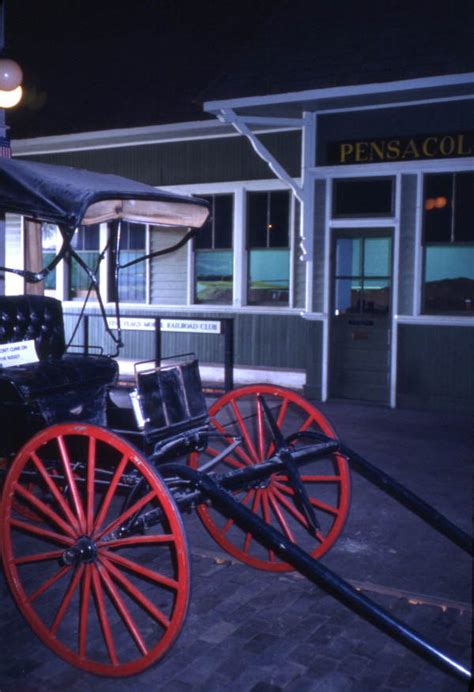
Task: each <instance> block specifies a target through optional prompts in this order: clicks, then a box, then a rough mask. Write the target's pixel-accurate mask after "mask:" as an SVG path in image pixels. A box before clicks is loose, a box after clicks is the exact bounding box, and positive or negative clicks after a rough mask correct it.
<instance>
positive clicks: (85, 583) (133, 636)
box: [1, 423, 190, 676]
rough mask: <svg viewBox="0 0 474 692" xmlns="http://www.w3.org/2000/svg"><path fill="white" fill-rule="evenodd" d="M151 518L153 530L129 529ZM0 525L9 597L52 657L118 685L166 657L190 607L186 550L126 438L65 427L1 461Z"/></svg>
mask: <svg viewBox="0 0 474 692" xmlns="http://www.w3.org/2000/svg"><path fill="white" fill-rule="evenodd" d="M32 487H34V488H35V492H33V491H32ZM39 490H41V492H39ZM150 512H153V513H154V520H155V523H154V524H153V526H152V528H151V529H149V530H148V531H147V533H146V534H145V533H144V532H141V533H140V532H138V531H137V530H132V528H131V524H132V523H133V522H135V524H134V526H135V528H136V527H137V526H138V524H137V522H139V521H140V519H143V518H144V517H145V515H147V516H148V517H149V516H150ZM1 521H2V527H3V529H2V530H3V535H2V547H3V562H4V568H5V573H6V577H7V581H8V583H9V586H10V589H11V591H12V594H13V597H14V599H15V601H16V603H17V604H18V607H19V609H20V610H21V612H22V613H23V615H24V616H25V618H26V620H27V621H28V622H29V624H30V625H31V627H32V628H33V630H34V631H35V632H36V634H37V635H38V636H39V637H40V639H41V640H42V641H43V642H44V643H45V644H46V645H47V646H49V647H50V648H51V649H52V650H53V651H54V652H55V653H56V654H57V655H59V656H61V657H62V658H64V659H65V660H66V661H68V662H69V663H71V664H73V665H75V666H78V667H79V668H82V669H84V670H87V671H90V672H92V673H97V674H101V675H112V676H124V675H132V674H135V673H139V672H141V671H142V670H144V669H145V668H146V667H148V666H149V665H151V664H153V663H154V662H155V661H157V660H158V659H159V658H160V657H161V656H162V655H163V654H164V653H165V652H166V651H167V650H168V648H169V647H170V646H171V644H172V642H173V641H174V640H175V638H176V636H177V634H178V633H179V631H180V629H181V625H182V623H183V620H184V618H185V615H186V610H187V604H188V599H189V579H190V578H189V557H188V550H187V543H186V539H185V534H184V530H183V526H182V522H181V517H180V514H179V511H178V509H177V507H176V505H175V503H174V501H173V499H172V497H171V495H170V494H169V492H168V490H167V488H166V486H165V485H164V483H163V482H162V481H161V480H160V479H159V478H158V477H157V475H156V474H155V473H154V471H153V469H152V468H150V466H149V465H148V464H147V463H146V461H145V460H144V459H143V458H142V457H141V456H140V455H139V454H138V453H137V452H136V451H135V449H134V448H132V447H131V446H129V445H128V444H127V443H126V442H125V441H123V440H121V439H120V438H119V437H117V436H116V435H114V434H112V433H110V432H108V431H107V430H104V429H102V428H98V427H96V426H93V425H79V424H72V423H66V424H61V425H55V426H52V427H50V428H47V429H46V430H43V431H42V432H40V433H38V434H37V435H36V436H35V437H33V438H32V439H31V440H30V441H29V442H28V443H27V444H26V445H25V446H24V447H23V449H22V450H21V451H20V452H19V454H18V455H17V457H16V458H15V460H14V462H13V464H12V467H11V469H10V472H9V474H8V477H7V479H6V481H5V486H4V491H3V502H2V510H1Z"/></svg>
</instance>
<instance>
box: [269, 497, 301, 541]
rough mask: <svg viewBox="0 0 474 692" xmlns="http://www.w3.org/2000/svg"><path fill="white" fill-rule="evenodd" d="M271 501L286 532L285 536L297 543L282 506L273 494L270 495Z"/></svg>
mask: <svg viewBox="0 0 474 692" xmlns="http://www.w3.org/2000/svg"><path fill="white" fill-rule="evenodd" d="M269 501H270V505H271V506H272V509H273V511H274V512H275V515H276V517H277V519H278V522H279V524H280V526H281V528H282V529H283V531H284V533H285V536H286V537H287V538H288V540H289V541H291V542H292V543H296V541H295V537H294V536H293V534H292V532H291V530H290V527H289V526H288V524H287V523H286V520H285V517H284V516H283V513H282V511H281V509H280V507H279V506H278V502H277V501H276V500H275V498H274V497H273V495H272V494H271V495H270V496H269Z"/></svg>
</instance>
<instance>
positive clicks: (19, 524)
mask: <svg viewBox="0 0 474 692" xmlns="http://www.w3.org/2000/svg"><path fill="white" fill-rule="evenodd" d="M10 526H13V527H14V528H16V529H20V531H24V532H25V533H31V534H33V535H34V536H41V538H45V539H46V540H49V541H53V542H54V543H61V544H62V545H72V544H73V543H74V539H73V538H70V537H69V536H62V535H61V534H59V533H56V532H55V531H49V530H48V529H43V528H42V527H41V526H35V524H27V523H26V522H25V521H20V520H19V519H10Z"/></svg>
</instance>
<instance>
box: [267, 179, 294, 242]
mask: <svg viewBox="0 0 474 692" xmlns="http://www.w3.org/2000/svg"><path fill="white" fill-rule="evenodd" d="M269 198H270V223H269V227H268V230H269V234H268V246H269V247H288V244H289V243H288V226H289V214H290V208H289V204H290V196H289V194H288V192H270V193H269Z"/></svg>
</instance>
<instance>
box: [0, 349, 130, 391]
mask: <svg viewBox="0 0 474 692" xmlns="http://www.w3.org/2000/svg"><path fill="white" fill-rule="evenodd" d="M117 373H118V365H117V362H116V361H115V360H112V358H109V357H108V356H83V355H75V354H71V355H69V354H66V355H65V356H63V357H62V358H61V359H51V360H44V361H39V362H38V363H30V364H28V365H15V366H13V367H11V368H2V369H0V401H12V402H13V401H16V402H21V401H24V402H27V401H29V400H31V399H35V398H36V397H38V396H43V395H45V394H50V395H54V394H55V393H63V392H65V391H75V392H76V393H77V396H80V392H81V391H83V390H84V389H87V390H88V391H89V392H90V391H91V390H94V389H97V388H100V387H103V386H108V385H111V384H113V383H114V382H115V381H116V379H117Z"/></svg>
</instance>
